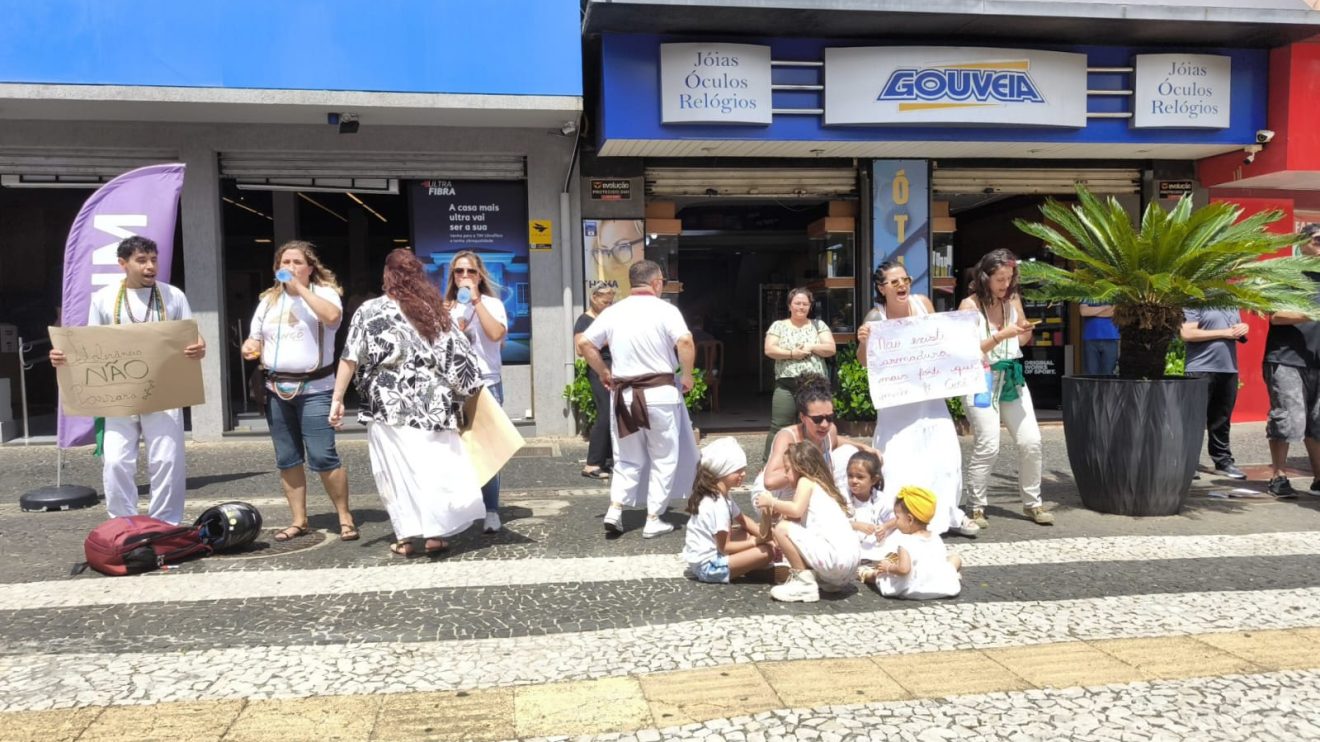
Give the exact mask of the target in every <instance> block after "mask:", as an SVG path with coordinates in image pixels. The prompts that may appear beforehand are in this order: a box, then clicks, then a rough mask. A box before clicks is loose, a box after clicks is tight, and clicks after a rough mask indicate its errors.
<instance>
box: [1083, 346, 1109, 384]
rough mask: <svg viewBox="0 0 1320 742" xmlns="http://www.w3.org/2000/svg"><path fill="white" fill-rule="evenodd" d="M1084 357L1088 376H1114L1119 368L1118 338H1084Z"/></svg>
mask: <svg viewBox="0 0 1320 742" xmlns="http://www.w3.org/2000/svg"><path fill="white" fill-rule="evenodd" d="M1082 346H1083V347H1082V358H1083V360H1084V361H1085V362H1086V363H1085V370H1086V375H1087V376H1113V375H1114V371H1115V370H1116V369H1117V368H1118V341H1117V340H1083V341H1082Z"/></svg>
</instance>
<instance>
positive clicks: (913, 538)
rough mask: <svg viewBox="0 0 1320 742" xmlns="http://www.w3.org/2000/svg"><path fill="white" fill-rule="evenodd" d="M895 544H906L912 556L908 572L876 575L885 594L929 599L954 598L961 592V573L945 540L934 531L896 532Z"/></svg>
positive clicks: (878, 585)
mask: <svg viewBox="0 0 1320 742" xmlns="http://www.w3.org/2000/svg"><path fill="white" fill-rule="evenodd" d="M895 535H896V536H897V537H898V538H896V539H894V547H895V548H897V547H899V546H901V547H903V550H904V551H906V552H907V553H908V556H909V557H910V558H911V560H912V569H911V571H909V572H908V573H907V574H906V575H881V576H880V577H879V578H877V579H876V586H877V587H879V588H880V594H881V595H883V596H885V597H886V598H907V599H909V600H930V599H932V598H951V597H953V596H955V595H957V594H958V593H960V592H962V575H960V574H959V573H958V570H956V569H954V568H953V565H952V564H949V559H948V555H947V553H946V552H945V549H944V542H943V541H941V540H940V537H939V536H936V535H935V534H933V533H931V534H928V535H926V536H924V537H923V536H920V535H918V534H915V533H900V534H895Z"/></svg>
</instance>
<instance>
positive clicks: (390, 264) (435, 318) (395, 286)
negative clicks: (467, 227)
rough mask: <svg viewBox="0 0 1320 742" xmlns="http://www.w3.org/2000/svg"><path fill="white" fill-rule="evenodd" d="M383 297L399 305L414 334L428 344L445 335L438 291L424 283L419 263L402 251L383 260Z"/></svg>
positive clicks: (446, 314) (445, 322)
mask: <svg viewBox="0 0 1320 742" xmlns="http://www.w3.org/2000/svg"><path fill="white" fill-rule="evenodd" d="M384 287H385V294H386V295H388V296H389V297H390V298H391V299H393V300H394V301H396V302H398V303H399V309H401V310H403V316H404V317H407V318H408V321H409V322H411V323H412V326H413V328H415V329H416V330H417V333H418V334H419V335H421V336H422V337H424V338H426V341H427V342H429V343H433V342H435V340H436V338H438V337H440V334H441V333H446V332H449V327H450V320H449V312H446V311H445V310H444V309H443V308H442V307H441V303H440V291H439V290H438V289H436V287H435V286H434V285H433V284H432V283H431V282H430V281H428V280H427V279H426V269H425V268H424V267H422V261H420V260H418V259H417V256H416V255H413V253H412V251H411V250H407V249H404V248H402V247H400V248H398V249H396V250H392V251H391V252H390V254H389V255H387V256H385V280H384Z"/></svg>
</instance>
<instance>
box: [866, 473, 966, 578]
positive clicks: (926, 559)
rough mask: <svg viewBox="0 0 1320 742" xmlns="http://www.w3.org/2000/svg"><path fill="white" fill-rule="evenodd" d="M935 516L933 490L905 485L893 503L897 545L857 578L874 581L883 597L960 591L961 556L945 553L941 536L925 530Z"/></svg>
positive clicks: (895, 541) (894, 540) (894, 541)
mask: <svg viewBox="0 0 1320 742" xmlns="http://www.w3.org/2000/svg"><path fill="white" fill-rule="evenodd" d="M933 517H935V493H933V492H931V491H930V490H928V489H925V488H924V487H912V486H908V487H904V488H902V489H900V490H899V491H898V496H897V499H896V501H895V503H894V518H895V519H896V520H897V521H898V530H899V533H898V535H897V536H896V537H895V538H894V539H893V541H891V543H896V544H897V546H898V548H897V551H895V552H894V553H893V554H891V555H889V556H888V557H886V558H885V559H884V560H882V561H880V562H878V563H876V564H875V565H874V566H871V567H863V568H862V570H860V573H859V575H858V576H859V577H861V578H862V580H863V581H864V582H869V583H874V584H875V586H876V588H877V589H878V590H879V591H880V594H881V595H883V596H885V597H886V598H906V599H908V600H931V599H933V598H952V597H954V596H956V595H958V593H960V592H962V559H960V558H959V557H958V555H957V554H948V553H947V551H946V549H945V548H944V542H943V541H941V540H940V537H939V536H937V535H935V534H933V533H931V532H930V531H928V530H926V526H927V524H929V523H930V519H931V518H933Z"/></svg>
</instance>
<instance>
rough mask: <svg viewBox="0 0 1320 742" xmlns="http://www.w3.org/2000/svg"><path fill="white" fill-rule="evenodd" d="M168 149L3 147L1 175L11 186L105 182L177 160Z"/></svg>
mask: <svg viewBox="0 0 1320 742" xmlns="http://www.w3.org/2000/svg"><path fill="white" fill-rule="evenodd" d="M178 161H179V153H178V152H175V151H172V150H168V149H111V148H96V147H78V148H70V147H59V148H49V147H0V177H3V184H4V185H6V186H11V187H28V188H41V187H49V188H58V187H68V186H78V185H87V184H97V183H104V182H106V181H108V180H110V179H112V178H114V177H115V176H117V175H122V174H123V173H126V172H128V171H129V170H133V169H136V168H140V167H144V166H146V165H157V164H160V163H165V162H178Z"/></svg>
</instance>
